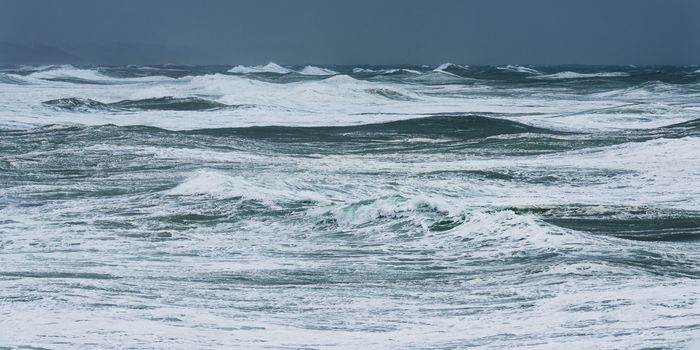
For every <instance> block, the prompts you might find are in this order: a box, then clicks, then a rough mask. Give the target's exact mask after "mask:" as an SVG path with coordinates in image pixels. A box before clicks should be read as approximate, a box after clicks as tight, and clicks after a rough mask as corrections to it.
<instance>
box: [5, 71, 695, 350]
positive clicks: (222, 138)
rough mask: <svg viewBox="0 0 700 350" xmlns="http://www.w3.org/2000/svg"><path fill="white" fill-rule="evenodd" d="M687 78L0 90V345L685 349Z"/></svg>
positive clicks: (691, 164)
mask: <svg viewBox="0 0 700 350" xmlns="http://www.w3.org/2000/svg"><path fill="white" fill-rule="evenodd" d="M698 118H700V70H699V69H698V67H639V68H637V67H580V66H572V67H520V66H503V67H466V66H458V65H448V64H446V65H442V66H440V67H427V66H421V67H281V66H277V65H274V64H270V65H267V66H256V67H243V66H239V67H235V68H232V67H230V66H229V67H182V66H155V67H133V66H130V67H81V68H76V67H71V66H53V67H19V68H18V67H10V68H6V69H4V70H2V71H0V347H2V346H4V347H9V348H13V347H27V346H31V347H37V348H51V349H53V348H71V349H72V348H129V347H131V348H168V349H171V348H181V349H192V348H231V347H239V348H348V349H356V348H358V347H368V348H472V347H474V348H484V349H504V348H523V349H561V348H564V347H567V348H585V349H589V348H596V349H640V348H674V349H675V348H678V349H684V348H689V349H692V348H698V347H700V336H699V334H700V304H698V302H699V298H700V250H699V248H700V209H699V208H700V122H699V121H698V120H700V119H698Z"/></svg>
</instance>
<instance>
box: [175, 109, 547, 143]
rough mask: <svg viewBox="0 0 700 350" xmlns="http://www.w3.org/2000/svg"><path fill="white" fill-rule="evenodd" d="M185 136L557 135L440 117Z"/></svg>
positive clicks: (343, 138) (341, 138) (504, 124)
mask: <svg viewBox="0 0 700 350" xmlns="http://www.w3.org/2000/svg"><path fill="white" fill-rule="evenodd" d="M185 133H188V134H207V135H219V136H240V137H250V138H262V139H268V140H270V141H273V142H288V141H289V140H295V141H304V140H307V139H308V140H316V141H318V140H325V141H360V140H394V139H396V138H397V137H401V138H406V137H423V138H431V139H433V138H438V139H445V138H447V139H462V140H464V139H475V138H484V137H489V136H495V135H506V134H521V133H540V134H557V132H555V131H552V130H548V129H542V128H538V127H534V126H530V125H526V124H522V123H518V122H514V121H510V120H505V119H496V118H489V117H484V116H479V115H438V116H431V117H424V118H416V119H405V120H398V121H391V122H386V123H377V124H363V125H352V126H312V127H293V126H252V127H245V128H219V129H197V130H190V131H185Z"/></svg>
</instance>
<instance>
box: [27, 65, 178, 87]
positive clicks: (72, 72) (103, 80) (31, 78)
mask: <svg viewBox="0 0 700 350" xmlns="http://www.w3.org/2000/svg"><path fill="white" fill-rule="evenodd" d="M24 79H25V81H26V82H27V83H36V82H40V81H55V82H64V83H73V84H96V85H110V84H122V83H142V82H161V81H173V80H174V79H173V78H170V77H166V76H162V75H152V76H147V77H130V78H117V77H112V76H108V75H105V74H103V73H102V72H100V70H98V69H82V68H76V67H74V66H71V65H61V66H46V67H40V68H37V69H36V70H35V71H32V73H29V74H28V75H26V76H25V77H24Z"/></svg>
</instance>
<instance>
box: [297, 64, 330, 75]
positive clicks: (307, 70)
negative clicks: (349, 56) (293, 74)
mask: <svg viewBox="0 0 700 350" xmlns="http://www.w3.org/2000/svg"><path fill="white" fill-rule="evenodd" d="M297 73H299V74H301V75H319V76H320V75H336V74H338V72H336V71H334V70H330V69H327V68H321V67H315V66H306V67H304V68H303V69H302V70H300V71H298V72H297Z"/></svg>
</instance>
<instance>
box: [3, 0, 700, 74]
mask: <svg viewBox="0 0 700 350" xmlns="http://www.w3.org/2000/svg"><path fill="white" fill-rule="evenodd" d="M0 41H2V42H5V44H7V43H12V44H20V45H25V46H26V45H44V46H52V47H57V48H60V49H62V50H65V51H66V52H67V53H70V54H71V55H75V56H74V57H83V58H84V59H86V60H88V61H105V62H93V63H158V62H144V61H161V62H160V63H166V62H172V63H222V64H237V63H243V64H250V63H266V62H267V61H275V62H278V63H286V64H303V63H326V64H358V63H368V64H392V63H414V64H422V63H427V64H437V63H441V62H446V61H451V62H460V63H468V64H502V63H520V64H526V63H532V64H564V63H581V64H665V63H666V64H700V1H698V0H528V1H524V0H430V1H428V0H425V1H419V0H383V1H382V0H344V1H339V0H338V1H337V0H293V1H292V0H238V1H237V0H232V1H224V0H221V1H215V0H200V1H194V0H191V1H182V0H120V1H107V0H61V1H56V0H0ZM5 47H7V45H5ZM0 50H2V47H1V46H0ZM5 50H9V49H5ZM110 61H111V62H110Z"/></svg>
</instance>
